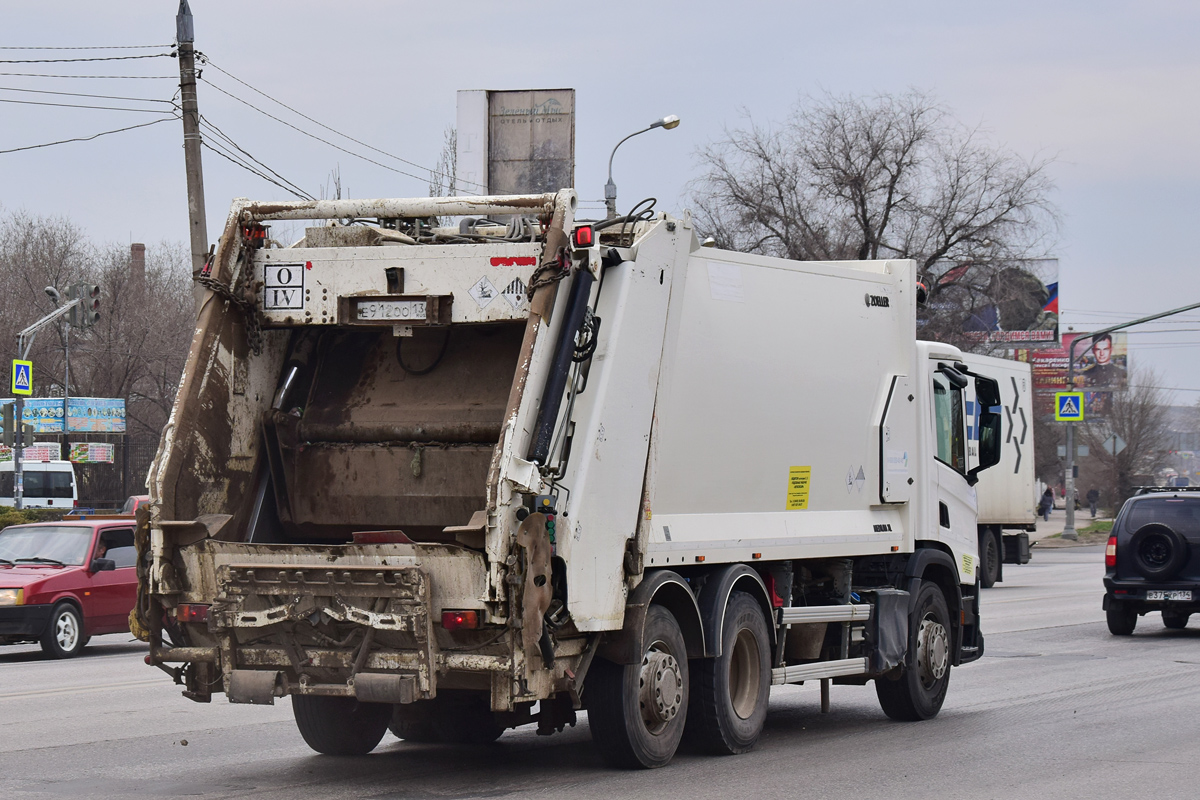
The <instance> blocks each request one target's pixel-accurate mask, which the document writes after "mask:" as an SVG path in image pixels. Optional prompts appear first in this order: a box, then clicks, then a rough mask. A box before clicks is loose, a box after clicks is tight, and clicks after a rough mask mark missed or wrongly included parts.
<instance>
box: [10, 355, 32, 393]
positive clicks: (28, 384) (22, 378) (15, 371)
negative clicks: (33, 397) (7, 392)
mask: <svg viewBox="0 0 1200 800" xmlns="http://www.w3.org/2000/svg"><path fill="white" fill-rule="evenodd" d="M12 393H13V394H24V395H30V394H33V362H32V361H20V360H18V359H15V358H14V359H13V366H12Z"/></svg>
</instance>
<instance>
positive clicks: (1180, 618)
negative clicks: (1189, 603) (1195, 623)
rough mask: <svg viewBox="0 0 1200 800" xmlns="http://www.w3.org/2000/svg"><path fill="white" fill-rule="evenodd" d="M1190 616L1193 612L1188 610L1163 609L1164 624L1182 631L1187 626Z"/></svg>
mask: <svg viewBox="0 0 1200 800" xmlns="http://www.w3.org/2000/svg"><path fill="white" fill-rule="evenodd" d="M1190 616H1191V614H1189V613H1187V612H1186V611H1163V612H1162V618H1163V625H1165V626H1167V627H1168V628H1171V629H1172V630H1177V631H1181V630H1183V629H1184V628H1186V627H1187V624H1188V617H1190Z"/></svg>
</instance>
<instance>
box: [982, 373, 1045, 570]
mask: <svg viewBox="0 0 1200 800" xmlns="http://www.w3.org/2000/svg"><path fill="white" fill-rule="evenodd" d="M963 363H964V364H966V365H967V366H968V367H970V368H971V369H972V370H977V371H979V372H982V373H984V374H986V375H988V376H989V377H991V378H994V379H995V380H996V381H997V383H998V385H999V388H1000V407H1001V411H1002V414H1003V416H1004V420H1003V423H1002V425H1003V430H1004V442H1003V443H1002V452H1001V457H1000V462H999V463H998V464H996V467H995V469H989V470H988V471H987V472H985V473H983V474H981V475H980V476H979V483H978V485H976V487H975V491H976V496H977V500H978V506H979V585H980V586H982V587H983V588H984V589H990V588H991V587H992V586H993V585H995V584H996V583H997V582H1000V581H1003V580H1004V565H1005V564H1015V565H1021V564H1028V563H1029V558H1030V545H1029V534H1030V533H1033V532H1034V531H1036V530H1037V505H1038V496H1039V494H1040V492H1039V491H1038V482H1037V478H1036V474H1035V473H1036V464H1037V460H1036V459H1035V458H1034V437H1033V380H1032V377H1031V373H1030V365H1029V364H1028V363H1026V362H1023V361H1013V360H1011V359H1007V358H997V357H995V356H985V355H980V354H977V353H964V354H963ZM967 412H968V414H967V415H968V417H971V418H972V421H971V422H969V423H968V439H970V440H971V445H970V446H971V447H974V446H975V445H974V442H975V440H976V430H977V428H976V426H975V425H974V421H973V417H974V413H975V408H974V406H970V405H969V406H968V407H967Z"/></svg>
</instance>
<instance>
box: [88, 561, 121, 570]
mask: <svg viewBox="0 0 1200 800" xmlns="http://www.w3.org/2000/svg"><path fill="white" fill-rule="evenodd" d="M116 568H117V562H115V561H113V560H112V559H111V558H93V559H92V563H91V566H89V567H88V571H90V572H108V571H110V570H114V569H116Z"/></svg>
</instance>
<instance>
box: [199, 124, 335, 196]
mask: <svg viewBox="0 0 1200 800" xmlns="http://www.w3.org/2000/svg"><path fill="white" fill-rule="evenodd" d="M200 144H201V145H202V146H204V147H207V148H208V149H209V150H211V151H212V152H214V153H216V154H217V155H219V156H220V157H221V158H223V159H225V160H226V161H228V162H229V163H231V164H235V165H237V166H239V167H241V168H242V169H244V170H246V171H247V172H250V173H252V174H254V175H257V176H258V177H260V178H262V179H263V180H264V181H269V182H271V183H273V184H275V185H276V186H278V187H279V188H280V189H283V190H284V191H285V192H287V193H288V194H292V195H295V196H296V197H299V198H300V199H301V200H311V199H312V198H311V197H305V196H304V195H302V194H299V193H298V192H296V191H294V190H293V189H290V188H288V187H287V186H284V185H283V184H282V183H280V182H279V181H277V180H275V179H274V178H270V177H268V176H266V175H264V174H262V173H261V172H259V171H258V170H255V169H251V168H250V167H248V166H246V165H245V164H244V163H242V162H241V161H238V160H237V159H235V158H233V157H232V156H230V155H228V154H226V153H224V152H222V151H220V150H218V149H217V148H215V147H213V146H212V145H211V144H209V143H208V142H206V141H204V140H203V139H201V140H200Z"/></svg>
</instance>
